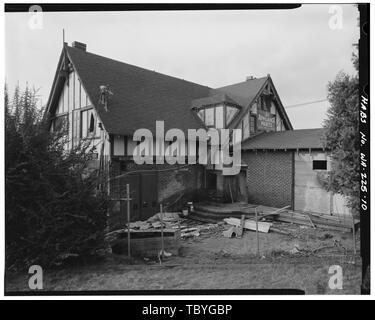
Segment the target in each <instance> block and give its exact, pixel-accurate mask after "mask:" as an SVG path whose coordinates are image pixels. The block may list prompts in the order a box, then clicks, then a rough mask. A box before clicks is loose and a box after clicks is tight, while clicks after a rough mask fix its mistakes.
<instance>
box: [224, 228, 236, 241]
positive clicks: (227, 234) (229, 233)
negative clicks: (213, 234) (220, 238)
mask: <svg viewBox="0 0 375 320" xmlns="http://www.w3.org/2000/svg"><path fill="white" fill-rule="evenodd" d="M234 228H235V227H230V228H229V229H228V230H225V231H223V235H224V237H226V238H232V237H234V236H235V235H236V232H235V231H234Z"/></svg>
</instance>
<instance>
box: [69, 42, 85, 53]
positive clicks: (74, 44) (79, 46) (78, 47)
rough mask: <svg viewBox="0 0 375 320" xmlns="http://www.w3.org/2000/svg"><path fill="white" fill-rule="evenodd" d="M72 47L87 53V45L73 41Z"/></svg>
mask: <svg viewBox="0 0 375 320" xmlns="http://www.w3.org/2000/svg"><path fill="white" fill-rule="evenodd" d="M72 47H73V48H77V49H80V50H83V51H86V43H82V42H78V41H73V42H72Z"/></svg>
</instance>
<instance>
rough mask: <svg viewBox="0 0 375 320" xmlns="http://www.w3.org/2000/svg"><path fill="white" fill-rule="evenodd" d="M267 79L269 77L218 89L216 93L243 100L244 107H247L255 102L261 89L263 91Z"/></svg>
mask: <svg viewBox="0 0 375 320" xmlns="http://www.w3.org/2000/svg"><path fill="white" fill-rule="evenodd" d="M267 79H268V77H262V78H254V79H249V80H246V81H244V82H240V83H236V84H232V85H229V86H225V87H221V88H217V89H216V90H215V91H221V92H225V93H228V94H232V95H234V96H237V97H239V98H241V99H242V104H244V107H247V106H248V105H249V104H250V103H251V102H252V101H253V100H254V98H255V96H256V95H257V94H258V93H259V91H260V89H262V87H263V86H264V84H265V83H266V82H267Z"/></svg>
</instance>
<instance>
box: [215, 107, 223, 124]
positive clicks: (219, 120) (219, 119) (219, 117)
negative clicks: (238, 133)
mask: <svg viewBox="0 0 375 320" xmlns="http://www.w3.org/2000/svg"><path fill="white" fill-rule="evenodd" d="M215 128H217V129H222V128H224V107H223V106H218V107H215Z"/></svg>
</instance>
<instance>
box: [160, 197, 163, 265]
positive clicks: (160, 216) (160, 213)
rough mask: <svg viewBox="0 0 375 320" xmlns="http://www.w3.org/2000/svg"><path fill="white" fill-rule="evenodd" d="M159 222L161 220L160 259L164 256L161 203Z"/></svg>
mask: <svg viewBox="0 0 375 320" xmlns="http://www.w3.org/2000/svg"><path fill="white" fill-rule="evenodd" d="M160 222H161V259H163V257H164V222H163V204H160Z"/></svg>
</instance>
